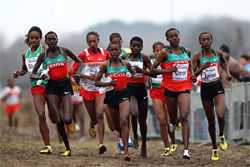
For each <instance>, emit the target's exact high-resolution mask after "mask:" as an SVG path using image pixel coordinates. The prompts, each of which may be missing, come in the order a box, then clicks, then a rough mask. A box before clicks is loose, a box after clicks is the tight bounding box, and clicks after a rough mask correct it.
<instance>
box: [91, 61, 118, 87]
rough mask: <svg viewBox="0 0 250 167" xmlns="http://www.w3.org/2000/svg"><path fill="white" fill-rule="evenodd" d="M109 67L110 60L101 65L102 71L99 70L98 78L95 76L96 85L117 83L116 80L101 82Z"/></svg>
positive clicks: (102, 85)
mask: <svg viewBox="0 0 250 167" xmlns="http://www.w3.org/2000/svg"><path fill="white" fill-rule="evenodd" d="M107 69H108V62H107V61H106V62H104V63H103V64H102V65H101V67H100V71H99V72H98V74H97V76H96V78H95V86H100V87H104V86H114V85H116V81H113V80H112V81H111V82H101V81H100V80H101V79H102V76H103V74H105V72H106V71H107Z"/></svg>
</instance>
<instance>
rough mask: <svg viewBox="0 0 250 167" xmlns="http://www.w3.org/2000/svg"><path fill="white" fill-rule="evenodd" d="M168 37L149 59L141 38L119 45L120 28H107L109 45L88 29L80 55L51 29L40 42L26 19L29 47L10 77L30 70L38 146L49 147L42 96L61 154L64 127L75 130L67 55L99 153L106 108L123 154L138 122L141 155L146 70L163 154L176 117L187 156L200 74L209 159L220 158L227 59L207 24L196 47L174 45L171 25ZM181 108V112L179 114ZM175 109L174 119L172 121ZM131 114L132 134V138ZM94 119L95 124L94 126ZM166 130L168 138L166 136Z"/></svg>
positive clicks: (168, 147)
mask: <svg viewBox="0 0 250 167" xmlns="http://www.w3.org/2000/svg"><path fill="white" fill-rule="evenodd" d="M165 37H166V40H167V41H168V42H169V45H167V46H166V45H164V44H163V43H161V42H155V43H154V44H153V53H154V55H155V59H152V60H151V59H150V57H149V56H148V55H146V54H143V53H142V52H141V51H142V49H143V40H142V38H140V37H138V36H135V37H133V38H131V40H130V45H129V46H130V50H129V49H124V48H122V43H123V41H122V38H121V36H120V34H119V33H113V34H111V35H110V43H109V45H108V47H107V49H103V48H100V47H99V46H98V44H99V41H100V39H99V34H98V33H97V32H94V31H91V32H89V33H88V34H87V35H86V42H87V44H88V48H86V49H84V50H83V51H82V52H81V53H79V56H75V55H74V53H73V52H72V51H71V50H69V49H67V48H64V47H60V46H58V45H57V43H58V37H57V34H56V33H55V32H52V31H50V32H48V33H47V34H46V35H45V43H46V46H42V45H41V43H40V42H41V39H42V31H41V29H40V28H39V27H36V26H34V27H32V28H31V29H30V30H29V32H28V34H27V38H26V40H25V43H26V44H27V45H28V46H29V47H30V48H29V49H28V50H27V51H25V52H23V54H22V69H21V70H20V71H16V72H15V73H14V78H18V76H22V75H25V74H26V73H27V72H29V73H30V83H31V94H32V96H33V101H34V105H35V109H36V111H37V113H38V117H39V128H40V132H41V135H42V138H43V141H44V144H45V147H44V149H42V150H41V151H40V153H42V154H50V153H52V147H51V145H50V139H49V129H48V126H47V123H46V116H45V103H46V102H47V103H48V111H49V118H50V120H51V121H52V123H54V124H56V125H57V128H58V131H59V134H60V136H61V138H62V140H63V142H64V144H65V147H66V151H65V152H63V153H62V154H61V155H62V156H71V148H70V145H69V140H68V137H67V134H66V131H65V125H67V127H68V129H69V131H71V132H74V130H75V129H74V121H72V120H73V119H72V111H73V110H72V95H73V94H74V92H73V90H72V86H71V81H70V79H69V77H68V71H67V69H68V65H67V58H68V57H70V58H71V59H72V60H74V64H73V66H72V67H73V72H72V76H73V78H74V81H75V83H77V84H79V85H80V96H81V97H82V98H83V101H84V104H85V107H86V110H87V112H88V114H89V117H90V125H89V134H90V136H91V137H93V138H95V137H96V134H97V132H98V137H99V154H103V153H104V152H105V151H106V150H107V148H106V146H105V145H104V115H106V120H107V122H108V126H109V129H110V130H111V131H114V130H115V131H117V132H118V136H117V138H118V140H117V142H118V143H117V145H118V148H119V149H120V150H122V151H123V150H124V160H126V161H130V157H129V153H128V147H129V146H134V148H138V146H139V144H138V135H137V122H138V123H139V125H140V132H141V139H142V144H141V157H143V158H146V157H147V144H146V140H147V123H146V119H147V112H148V95H147V88H146V83H147V80H148V79H149V78H150V80H151V89H150V96H151V98H152V100H153V105H154V111H155V114H156V116H157V119H158V121H159V125H160V134H161V137H162V140H163V143H164V146H165V150H164V153H163V154H162V155H163V156H170V155H171V154H172V153H173V152H174V151H175V150H176V149H177V144H176V143H175V137H174V133H175V130H176V128H177V127H179V125H180V123H181V129H182V138H183V144H184V150H183V155H182V156H183V158H185V159H190V155H189V152H188V144H189V125H188V116H189V113H190V104H191V96H190V90H191V89H192V82H193V83H195V82H196V81H197V77H198V76H199V75H200V76H201V82H202V84H201V99H202V104H203V107H204V110H205V114H206V116H207V119H208V130H209V134H210V137H211V140H212V144H213V149H212V156H211V159H212V160H219V154H218V148H217V144H216V134H215V115H214V108H215V110H216V115H217V117H218V122H219V141H220V148H221V149H222V150H226V149H227V142H226V140H225V137H224V134H223V131H224V125H225V96H224V94H225V91H224V88H223V86H222V83H221V81H220V75H219V67H220V64H222V65H223V66H224V67H225V69H226V72H227V75H226V79H227V80H228V81H229V80H231V76H230V73H229V71H228V68H227V61H226V60H225V59H224V57H223V54H222V52H221V51H220V50H217V49H213V48H211V45H212V42H213V38H212V35H211V34H210V33H209V32H202V33H201V34H200V36H199V43H200V45H201V50H200V51H197V52H195V53H194V55H193V57H192V58H191V51H190V49H188V48H185V47H183V46H180V32H179V30H177V29H176V28H170V29H168V30H167V31H166V33H165ZM178 113H179V114H178ZM178 115H179V117H180V123H179V121H178ZM130 120H131V125H132V130H133V134H134V135H133V142H132V141H131V139H130V135H129V129H130ZM96 125H97V132H96ZM168 135H169V136H170V138H171V141H172V145H170V142H169V140H168Z"/></svg>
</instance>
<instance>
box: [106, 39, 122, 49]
mask: <svg viewBox="0 0 250 167" xmlns="http://www.w3.org/2000/svg"><path fill="white" fill-rule="evenodd" d="M110 45H118V46H119V48H120V49H121V47H122V46H121V44H120V43H119V42H117V41H113V42H110V43H109V46H108V50H109V47H110Z"/></svg>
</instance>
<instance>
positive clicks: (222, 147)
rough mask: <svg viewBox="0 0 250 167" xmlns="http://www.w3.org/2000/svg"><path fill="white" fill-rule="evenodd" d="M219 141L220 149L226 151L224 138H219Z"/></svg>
mask: <svg viewBox="0 0 250 167" xmlns="http://www.w3.org/2000/svg"><path fill="white" fill-rule="evenodd" d="M219 140H220V149H221V150H223V151H225V150H227V141H226V139H225V136H224V135H223V136H219Z"/></svg>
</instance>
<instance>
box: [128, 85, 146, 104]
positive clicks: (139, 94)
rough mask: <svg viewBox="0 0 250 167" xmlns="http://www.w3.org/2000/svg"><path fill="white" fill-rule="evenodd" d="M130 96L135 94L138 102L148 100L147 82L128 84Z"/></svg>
mask: <svg viewBox="0 0 250 167" xmlns="http://www.w3.org/2000/svg"><path fill="white" fill-rule="evenodd" d="M127 88H128V90H129V97H131V96H134V97H135V98H136V100H137V101H138V102H140V101H143V100H148V92H147V88H146V86H145V84H142V85H138V86H135V85H134V84H133V85H130V84H127Z"/></svg>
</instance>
